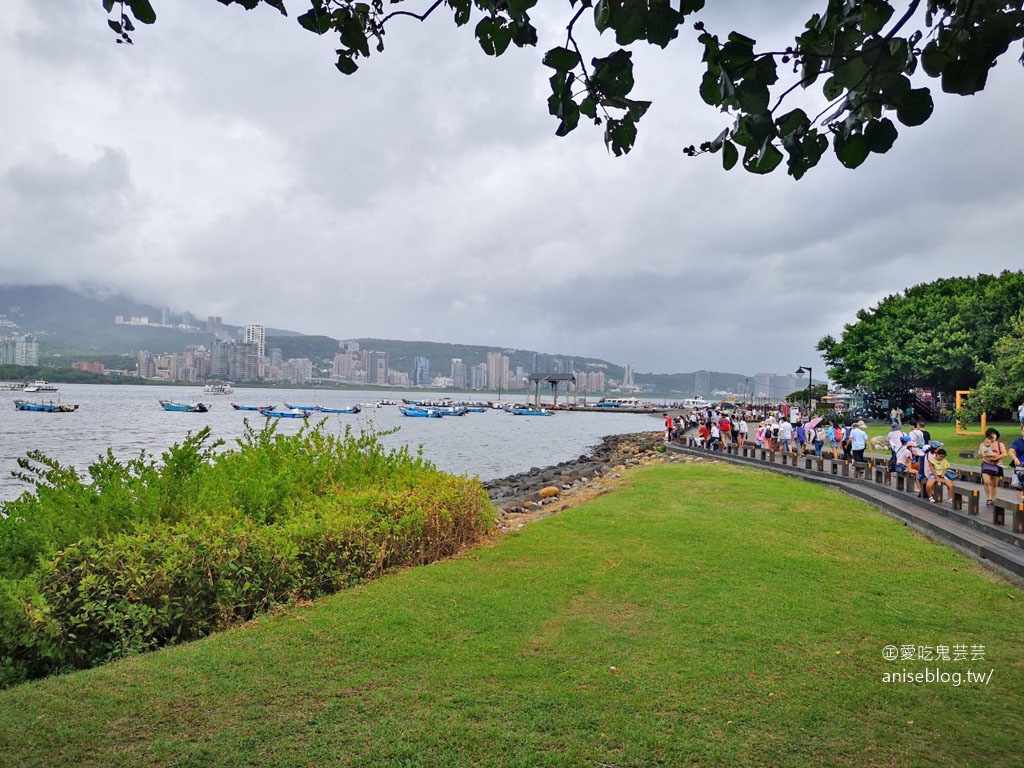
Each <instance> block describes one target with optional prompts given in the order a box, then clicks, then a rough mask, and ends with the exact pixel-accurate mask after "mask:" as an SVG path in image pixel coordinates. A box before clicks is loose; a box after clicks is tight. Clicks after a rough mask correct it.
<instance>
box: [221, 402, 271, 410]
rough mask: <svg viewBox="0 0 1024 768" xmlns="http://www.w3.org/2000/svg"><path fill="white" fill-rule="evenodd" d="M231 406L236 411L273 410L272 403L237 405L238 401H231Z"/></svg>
mask: <svg viewBox="0 0 1024 768" xmlns="http://www.w3.org/2000/svg"><path fill="white" fill-rule="evenodd" d="M231 407H232V408H234V409H235V410H236V411H272V410H274V406H273V404H271V405H239V404H238V403H232V404H231Z"/></svg>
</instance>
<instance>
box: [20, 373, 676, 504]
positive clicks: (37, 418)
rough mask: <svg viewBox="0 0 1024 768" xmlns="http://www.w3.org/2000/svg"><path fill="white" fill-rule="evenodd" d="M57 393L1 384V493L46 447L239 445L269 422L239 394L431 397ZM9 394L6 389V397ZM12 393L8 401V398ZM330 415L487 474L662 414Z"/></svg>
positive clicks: (62, 451) (285, 396) (138, 390)
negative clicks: (166, 406) (28, 458)
mask: <svg viewBox="0 0 1024 768" xmlns="http://www.w3.org/2000/svg"><path fill="white" fill-rule="evenodd" d="M59 386H60V393H59V394H58V395H23V394H21V393H19V392H0V502H3V501H8V500H10V499H14V498H16V497H17V496H19V495H20V494H21V493H23V492H24V491H25V490H28V489H29V488H30V487H31V486H29V485H28V484H26V483H24V482H23V481H21V480H18V479H16V478H14V477H12V474H11V473H12V470H16V469H17V468H18V465H17V460H18V458H20V457H24V456H25V455H26V452H27V451H29V450H38V451H42V452H43V453H44V454H45V455H47V456H49V457H50V458H53V459H56V460H57V461H59V462H61V464H63V465H71V466H74V467H75V468H76V469H78V470H79V471H80V472H84V470H85V468H86V467H87V466H88V465H89V464H91V463H92V462H93V461H95V460H96V458H97V457H98V456H100V455H102V454H105V453H106V451H107V449H108V448H109V449H112V450H113V452H114V455H115V456H116V457H118V458H119V459H122V460H123V459H129V458H135V457H137V456H138V455H139V453H140V451H142V450H145V451H146V452H147V453H149V454H153V455H156V456H157V457H159V455H160V454H161V453H162V452H163V451H164V450H165V449H167V448H169V447H170V446H171V445H174V444H175V443H180V442H181V441H182V440H183V439H184V438H185V437H186V435H187V434H188V433H189V432H196V431H198V430H199V429H201V428H203V427H204V426H207V425H209V426H210V428H211V430H212V436H213V437H214V438H222V439H224V440H226V441H227V442H228V444H229V446H228V447H230V446H231V445H233V443H234V440H235V438H238V437H240V436H241V435H242V434H243V431H244V429H245V420H246V419H247V418H248V420H249V423H250V424H251V425H253V426H255V427H256V428H261V427H262V426H263V423H264V421H265V419H264V417H262V416H260V415H259V414H258V413H255V412H251V411H236V410H235V409H233V408H232V407H231V402H232V401H233V402H236V403H239V404H242V405H269V404H271V403H273V404H275V405H277V406H278V407H283V405H284V402H285V401H287V402H289V403H294V404H300V405H307V404H314V403H315V404H317V405H322V406H326V407H331V408H344V407H349V406H352V405H355V404H357V403H358V404H367V403H370V404H374V403H376V402H377V401H378V400H380V399H381V398H384V397H386V398H389V399H393V400H400V399H401V398H402V397H408V398H409V399H414V398H417V397H425V395H424V394H423V393H419V394H413V393H391V392H387V393H385V392H382V391H379V390H378V391H372V392H371V391H356V390H347V391H340V390H320V391H315V392H314V391H313V390H303V389H288V390H280V389H248V388H246V389H236V390H235V392H234V393H233V394H231V395H207V394H204V393H203V392H202V389H201V388H200V387H195V388H187V387H158V386H139V385H127V384H126V385H110V386H107V385H97V384H63V385H59ZM4 396H7V397H4ZM453 397H454V399H466V400H475V399H480V394H479V393H477V394H476V395H473V394H462V395H454V396H453ZM15 398H23V399H26V400H49V399H51V398H52V399H54V400H60V401H62V402H65V403H78V405H79V408H78V410H77V411H75V412H74V413H37V412H30V411H18V410H16V409H15V407H14V402H13V401H14V399H15ZM160 399H166V400H174V401H178V402H187V403H195V402H197V401H200V402H204V403H208V404H212V406H213V407H212V409H211V410H210V411H209V412H208V413H177V412H170V411H165V410H163V409H162V408H161V407H160V404H159V403H158V402H157V401H158V400H160ZM5 400H6V401H7V402H4V401H5ZM321 419H323V420H324V427H323V428H324V429H326V430H328V431H330V432H334V433H339V434H340V433H342V432H344V430H345V427H346V426H351V427H352V428H353V429H354V430H356V431H358V430H360V429H370V430H375V431H382V430H388V429H391V428H394V427H399V431H398V432H397V433H396V434H394V435H387V436H385V437H383V438H382V442H383V443H384V444H385V445H387V446H389V447H397V446H399V445H408V446H410V447H411V448H412V449H414V450H415V449H416V448H417V447H419V446H422V448H423V455H424V457H425V458H426V459H428V460H429V461H431V462H433V463H434V464H435V465H436V466H437V467H438V468H439V469H442V470H444V471H447V472H454V473H458V474H468V475H477V476H479V477H480V478H481V479H482V480H490V479H493V478H497V477H504V476H506V475H510V474H514V473H516V472H523V471H526V470H528V469H530V468H531V467H540V466H547V465H551V464H557V463H558V462H560V461H565V460H567V459H573V458H575V457H577V456H579V455H580V454H583V453H587V452H588V449H589V448H591V447H592V446H594V445H597V444H598V443H599V442H600V440H601V438H602V437H604V436H605V435H612V434H625V433H630V432H653V431H658V430H660V428H661V422H660V420H659V419H657V418H654V417H652V416H647V415H643V414H626V413H614V412H612V413H579V412H577V413H565V412H563V413H556V414H555V415H554V416H513V415H512V414H510V413H506V412H504V411H499V410H488V411H486V412H484V413H469V414H467V415H465V416H446V417H444V418H441V419H415V418H408V417H405V416H403V415H402V414H401V413H400V412H399V410H398V408H397V407H396V406H393V405H391V406H382V407H379V408H376V407H369V408H364V409H363V411H362V412H361V413H358V414H313V415H311V416H310V418H309V422H310V423H313V422H315V421H319V420H321ZM277 424H278V430H279V431H281V432H283V433H287V434H291V433H294V432H297V431H298V430H299V429H300V428H301V426H302V420H301V419H279V420H277Z"/></svg>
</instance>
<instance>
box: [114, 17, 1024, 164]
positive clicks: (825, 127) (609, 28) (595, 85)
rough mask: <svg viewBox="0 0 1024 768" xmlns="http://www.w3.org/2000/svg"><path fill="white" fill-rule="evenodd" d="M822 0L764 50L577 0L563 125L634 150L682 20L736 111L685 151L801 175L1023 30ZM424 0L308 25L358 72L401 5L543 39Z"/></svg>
mask: <svg viewBox="0 0 1024 768" xmlns="http://www.w3.org/2000/svg"><path fill="white" fill-rule="evenodd" d="M822 1H823V4H824V5H825V7H824V8H823V10H822V11H821V12H819V13H815V14H814V15H812V16H811V18H810V19H808V20H807V23H806V25H805V26H804V28H803V29H802V30H799V31H798V32H797V34H795V35H794V38H793V43H792V44H791V45H789V46H787V47H786V48H785V49H783V50H780V51H759V50H757V41H756V39H755V38H753V37H751V36H749V35H747V34H744V33H741V32H737V31H732V32H729V33H728V34H727V35H726V36H725V37H724V38H722V37H720V36H719V35H718V34H715V33H714V32H713V31H711V30H709V29H707V28H706V27H705V24H704V22H703V21H701V19H700V13H701V11H702V10H704V8H705V5H706V2H705V0H569V3H568V7H567V9H566V35H565V40H564V43H563V44H561V45H557V46H555V47H552V48H549V49H548V50H547V52H546V53H545V54H544V55H543V58H542V63H543V65H544V66H545V67H547V68H548V69H550V70H551V71H552V74H551V77H550V80H549V82H550V86H551V95H550V96H549V97H548V111H549V112H550V113H551V115H552V116H553V117H554V118H555V119H556V120H557V123H558V125H557V128H556V130H555V133H556V134H557V135H559V136H564V135H566V134H568V133H569V132H571V131H573V130H575V129H576V127H577V126H578V125H579V122H580V120H581V118H586V119H587V120H589V121H591V122H593V123H594V124H595V125H598V126H602V127H603V130H604V142H605V145H606V146H607V147H608V149H609V150H610V151H611V152H613V153H614V154H615V155H622V154H624V153H627V152H629V150H630V149H631V148H632V147H633V145H634V143H635V142H636V139H637V124H638V123H639V122H640V120H641V118H642V117H643V116H644V114H645V113H646V112H647V110H648V108H649V107H650V102H649V101H645V100H643V99H642V98H638V97H637V96H636V95H634V93H633V87H634V84H635V83H634V77H633V62H632V51H631V49H632V48H633V47H634V46H636V45H639V44H641V43H647V44H650V45H655V46H658V47H660V48H666V47H667V46H668V45H669V44H670V43H672V42H673V41H674V40H676V39H677V38H678V37H679V36H680V33H681V31H682V30H686V31H688V32H689V31H690V30H691V29H692V30H693V33H694V34H696V35H697V40H698V42H699V43H700V44H701V45H702V46H703V48H704V55H703V62H704V64H705V65H706V71H705V73H704V76H703V79H702V80H701V83H700V86H699V93H700V97H701V99H703V101H704V102H705V103H707V104H708V105H710V106H712V107H715V108H718V109H720V110H721V111H722V112H724V113H726V114H727V115H728V118H729V119H730V120H731V121H732V122H731V125H730V126H729V127H727V128H725V129H724V130H723V131H722V132H721V133H720V134H719V135H718V136H717V137H714V138H713V139H709V140H707V141H703V142H701V143H700V144H699V145H698V146H694V145H690V146H689V147H686V148H685V149H684V150H683V151H684V152H686V153H687V154H690V155H698V154H703V153H720V154H721V157H722V165H723V167H724V168H725V169H726V170H729V169H732V168H733V167H735V166H736V165H737V164H740V163H741V164H742V166H743V167H744V168H745V169H746V170H748V171H750V172H752V173H759V174H763V173H770V172H772V171H774V170H775V169H776V168H778V167H779V166H780V165H781V164H782V162H783V160H785V161H786V170H787V173H789V174H790V175H791V176H793V177H794V178H797V179H799V178H801V177H802V176H803V175H804V174H805V173H806V172H807V171H808V170H809V169H811V168H813V167H814V166H815V165H817V164H818V162H819V161H820V159H821V158H822V156H823V155H824V154H825V152H826V151H827V150H828V149H829V147H830V146H831V148H832V151H833V152H834V153H835V155H836V157H837V158H838V160H839V162H840V163H842V164H843V165H844V166H846V167H847V168H856V167H857V166H859V165H860V164H861V163H863V162H864V161H865V160H866V159H867V158H868V156H869V155H871V154H872V153H875V154H883V153H885V152H887V151H888V150H889V149H890V148H891V147H892V146H893V143H894V142H895V141H896V138H897V136H898V135H899V130H898V129H897V127H896V124H897V123H899V124H900V125H903V126H908V127H910V126H916V125H920V124H922V123H924V122H925V121H926V120H928V118H929V117H930V116H931V114H932V110H933V107H934V102H933V99H932V95H931V90H930V89H929V88H928V87H927V86H923V85H920V84H919V83H915V82H914V80H912V77H913V76H914V75H915V74H917V73H918V72H919V71H921V72H923V74H924V75H925V76H927V77H928V78H932V79H934V80H937V81H938V83H939V85H940V87H941V89H942V90H943V91H945V92H947V93H952V94H959V95H965V96H966V95H970V94H974V93H977V92H979V91H981V90H983V89H984V88H985V85H986V82H987V78H988V72H989V70H990V69H991V68H992V67H994V66H995V64H996V62H997V60H998V59H999V58H1000V57H1002V56H1003V55H1004V54H1006V52H1007V51H1008V50H1009V47H1010V45H1011V44H1013V43H1014V42H1016V41H1019V40H1021V39H1022V38H1024V0H903V1H902V2H892V3H891V2H888V1H887V0H822ZM217 2H219V3H221V4H223V5H240V6H242V7H244V8H246V9H247V10H252V9H254V8H256V7H257V6H258V5H260V4H261V3H262V4H264V5H268V6H270V7H272V8H274V9H276V10H277V11H279V12H280V13H281V14H283V15H287V9H286V7H285V0H217ZM712 2H714V0H712ZM102 3H103V7H104V8H105V9H106V11H107V12H108V14H110V18H109V19H108V23H109V25H110V27H111V29H113V31H114V33H115V34H116V35H117V41H118V42H120V43H131V42H132V37H131V35H132V33H134V31H135V26H134V24H133V22H132V18H134V19H135V21H137V22H141V23H144V24H152V23H154V22H155V21H156V12H155V10H154V8H153V5H152V2H151V0H102ZM425 3H426V0H423V3H422V4H421V5H420V6H419V7H418V9H417V10H416V11H414V10H405V9H404V8H405V7H406V6H407V5H411V3H409V2H403V1H402V0H388V1H387V2H385V0H295V5H298V6H301V7H302V12H301V13H300V14H299V15H298V17H297V21H298V23H299V24H300V25H301V26H302V27H304V28H305V29H307V30H309V31H311V32H314V33H316V34H318V35H326V34H331V35H335V36H336V37H337V40H338V46H339V47H338V48H337V50H336V52H337V55H338V58H337V62H336V66H337V68H338V70H339V71H341V72H342V73H344V74H346V75H351V74H353V73H354V72H356V70H357V69H358V68H359V62H360V59H364V58H367V57H369V56H370V51H371V46H372V47H373V48H374V49H375V50H376V51H377V52H382V51H383V50H384V39H385V32H386V29H387V28H388V26H389V25H391V24H393V23H396V22H397V21H399V19H400V17H408V18H413V19H418V20H421V21H422V20H424V19H426V18H427V17H428V16H430V15H431V14H433V13H434V12H436V11H438V10H439V9H442V8H443V9H444V10H445V11H446V12H448V13H450V14H452V17H453V20H454V22H455V24H456V25H457V26H460V27H462V26H469V25H470V24H472V25H473V34H474V35H475V37H476V39H477V41H478V42H479V44H480V47H481V49H482V50H483V51H484V53H486V54H487V55H490V56H500V55H502V54H503V53H504V52H505V51H506V50H508V48H509V46H510V45H515V46H518V47H525V46H535V45H537V44H538V35H537V29H536V27H535V26H534V24H533V23H532V21H531V19H530V12H531V10H532V9H533V8H534V7H535V6H536V5H537V0H430V4H429V5H426V4H425ZM400 4H401V6H402V9H400V10H399V9H396V7H397V6H399V5H400ZM129 13H130V14H131V17H129V15H128V14H129ZM578 24H584V25H585V24H592V25H593V26H594V28H595V29H596V30H597V31H598V32H600V33H606V32H607V33H608V34H609V36H614V39H615V45H616V46H617V47H616V48H615V49H614V50H612V51H611V52H609V53H608V54H607V55H603V56H590V57H588V56H587V55H585V53H584V51H583V50H582V49H581V46H580V44H579V42H578V41H577V34H576V31H577V29H576V28H577V25H578ZM691 25H692V26H691ZM1021 60H1022V61H1024V56H1022V57H1021ZM918 80H919V81H920V80H921V78H918ZM800 88H802V89H810V88H815V89H818V90H820V92H821V94H822V95H823V96H824V99H825V101H826V103H827V106H826V107H825V108H824V109H823V110H821V112H820V113H818V114H817V115H808V114H807V113H806V112H805V111H804V110H803V109H799V108H798V109H785V108H784V106H785V105H784V102H785V99H786V96H787V95H789V94H790V93H792V92H793V91H795V90H796V89H800ZM893 118H895V122H894V120H893Z"/></svg>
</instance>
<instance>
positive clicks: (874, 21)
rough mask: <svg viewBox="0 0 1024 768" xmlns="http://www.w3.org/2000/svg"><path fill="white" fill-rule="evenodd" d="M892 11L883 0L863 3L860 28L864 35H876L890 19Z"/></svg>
mask: <svg viewBox="0 0 1024 768" xmlns="http://www.w3.org/2000/svg"><path fill="white" fill-rule="evenodd" d="M892 14H893V9H892V6H891V5H889V4H888V3H887V2H884V0H876V2H865V3H863V4H862V5H861V21H860V28H861V31H863V32H864V34H865V35H876V34H878V33H879V32H880V31H881V30H882V27H884V26H885V25H886V24H887V23H888V21H889V19H891V18H892Z"/></svg>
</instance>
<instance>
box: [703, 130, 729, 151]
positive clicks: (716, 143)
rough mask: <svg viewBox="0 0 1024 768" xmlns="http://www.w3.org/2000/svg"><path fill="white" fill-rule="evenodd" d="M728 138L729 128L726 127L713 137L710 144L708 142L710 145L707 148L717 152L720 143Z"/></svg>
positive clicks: (723, 142)
mask: <svg viewBox="0 0 1024 768" xmlns="http://www.w3.org/2000/svg"><path fill="white" fill-rule="evenodd" d="M728 138H729V129H728V128H726V129H724V130H723V131H722V132H721V133H720V134H718V135H717V136H716V137H715V139H714V141H712V142H711V144H710V146H709V147H708V148H709V149H710V150H711V152H717V151H718V150H720V149H721V148H722V145H723V144H725V140H726V139H728Z"/></svg>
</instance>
